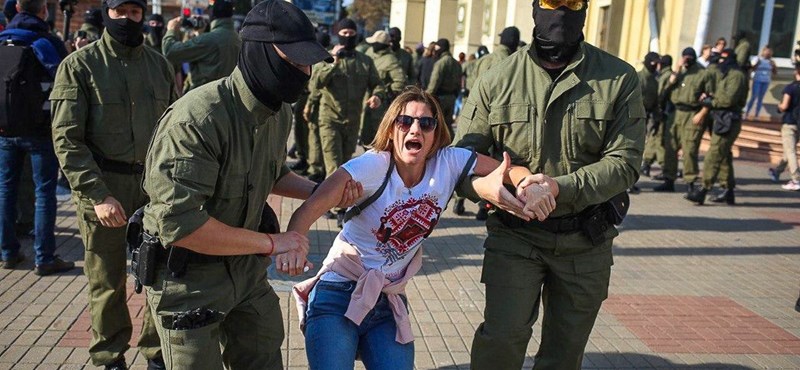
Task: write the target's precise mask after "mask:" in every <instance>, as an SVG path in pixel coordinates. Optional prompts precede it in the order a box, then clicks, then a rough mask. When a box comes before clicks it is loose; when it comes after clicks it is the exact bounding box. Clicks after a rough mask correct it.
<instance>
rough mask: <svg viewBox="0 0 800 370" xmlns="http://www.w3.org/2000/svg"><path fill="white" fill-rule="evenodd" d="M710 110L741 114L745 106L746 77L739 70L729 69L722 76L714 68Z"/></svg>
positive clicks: (717, 69) (720, 72)
mask: <svg viewBox="0 0 800 370" xmlns="http://www.w3.org/2000/svg"><path fill="white" fill-rule="evenodd" d="M715 73H716V78H715V79H714V89H713V95H714V99H713V100H712V101H711V108H712V109H724V110H729V111H734V112H737V113H738V112H741V111H742V109H744V106H745V104H747V76H745V74H744V72H742V71H741V70H740V69H731V70H729V71H728V74H726V75H723V74H722V71H720V70H719V68H715Z"/></svg>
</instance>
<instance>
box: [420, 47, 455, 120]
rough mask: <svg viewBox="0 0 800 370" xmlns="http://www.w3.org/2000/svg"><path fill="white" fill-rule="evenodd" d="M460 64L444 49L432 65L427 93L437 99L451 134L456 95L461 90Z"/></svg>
mask: <svg viewBox="0 0 800 370" xmlns="http://www.w3.org/2000/svg"><path fill="white" fill-rule="evenodd" d="M461 73H462V72H461V65H460V64H458V61H457V60H455V59H454V58H453V55H451V54H450V51H449V50H448V51H444V52H442V54H441V55H440V56H439V59H438V60H436V63H435V64H434V65H433V72H432V73H431V81H430V82H429V83H428V88H427V89H425V90H426V91H427V92H428V93H430V94H432V95H433V96H435V97H436V98H437V99H439V105H440V106H441V107H442V114H443V115H444V121H445V123H446V124H447V129H448V130H449V131H450V134H451V136H452V134H453V110H454V109H455V106H456V97H458V92H459V91H460V90H461Z"/></svg>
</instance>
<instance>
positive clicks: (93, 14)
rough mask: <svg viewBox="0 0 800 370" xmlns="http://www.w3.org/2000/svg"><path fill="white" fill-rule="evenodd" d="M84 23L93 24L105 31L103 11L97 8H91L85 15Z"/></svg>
mask: <svg viewBox="0 0 800 370" xmlns="http://www.w3.org/2000/svg"><path fill="white" fill-rule="evenodd" d="M83 21H84V22H86V23H89V24H91V25H92V26H95V27H97V28H99V29H100V32H102V31H103V27H104V26H103V11H102V10H100V9H97V8H91V9H89V10H87V11H86V13H84V15H83Z"/></svg>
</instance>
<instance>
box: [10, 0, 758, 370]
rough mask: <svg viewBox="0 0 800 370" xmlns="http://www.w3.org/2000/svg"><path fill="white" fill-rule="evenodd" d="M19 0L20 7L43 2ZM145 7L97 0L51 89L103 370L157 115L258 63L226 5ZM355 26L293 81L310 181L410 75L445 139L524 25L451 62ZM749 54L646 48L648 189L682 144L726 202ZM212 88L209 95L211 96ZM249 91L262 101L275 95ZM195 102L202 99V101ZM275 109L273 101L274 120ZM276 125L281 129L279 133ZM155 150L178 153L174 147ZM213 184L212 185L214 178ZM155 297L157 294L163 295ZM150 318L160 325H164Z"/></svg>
mask: <svg viewBox="0 0 800 370" xmlns="http://www.w3.org/2000/svg"><path fill="white" fill-rule="evenodd" d="M19 1H20V3H22V4H23V5H24V4H26V3H28V2H31V1H37V0H19ZM41 3H42V4H43V2H41ZM276 6H277V5H276ZM146 8H147V6H146V3H145V2H144V1H143V0H105V1H104V2H103V8H102V9H97V10H91V11H89V12H88V13H87V14H86V18H85V21H86V23H85V24H84V25H83V26H82V27H81V29H80V31H81V32H80V33H79V34H78V35H77V36H76V37H75V39H74V48H75V49H76V50H77V51H75V52H74V53H72V54H71V55H69V56H68V57H66V58H65V59H64V61H63V62H62V63H61V66H60V67H59V71H58V74H57V76H56V78H55V82H54V85H53V89H52V92H51V95H50V99H51V102H52V137H53V142H54V147H55V153H56V155H57V156H58V160H59V162H60V165H61V170H62V171H63V174H64V176H65V177H66V179H67V180H68V181H69V184H70V185H71V188H72V192H73V199H74V201H75V202H76V206H77V207H76V211H77V215H78V217H77V219H78V224H79V227H80V232H81V236H82V238H83V241H84V244H85V247H86V252H85V267H84V271H85V273H86V276H87V277H88V280H89V295H90V299H89V302H90V304H89V311H90V315H91V322H92V341H91V345H90V348H89V352H90V354H91V359H92V362H93V363H94V364H95V365H98V366H106V368H111V369H116V368H125V366H126V365H125V359H124V353H125V351H126V350H127V349H128V342H129V339H130V336H131V333H132V324H131V322H130V319H129V313H128V309H127V305H126V303H125V299H126V293H125V282H126V280H127V277H126V272H127V271H126V270H127V268H126V262H127V253H126V235H125V228H124V227H122V226H124V225H126V223H127V219H128V217H129V216H131V215H132V213H133V212H134V211H135V210H136V209H138V208H140V207H142V206H144V205H145V204H146V203H147V202H148V196H147V195H146V194H145V193H144V192H143V190H142V187H141V184H142V182H143V172H144V168H145V166H144V163H145V159H146V155H147V152H148V147H149V146H150V145H151V137H152V134H153V132H154V130H155V129H156V124H157V122H159V117H162V115H164V114H165V112H166V116H165V117H166V118H165V119H171V118H170V117H172V118H175V117H178V116H176V115H175V113H174V112H173V113H171V112H170V111H168V107H169V106H170V105H171V104H172V103H173V102H175V101H176V100H177V98H178V96H179V95H181V94H184V95H186V97H187V98H191V97H193V95H191V94H192V92H191V91H192V90H195V89H196V88H197V87H199V86H201V85H205V84H207V83H209V82H212V81H217V80H219V79H220V78H225V77H228V76H232V77H230V79H231V82H230V84H232V85H231V86H228V85H224V86H223V85H220V86H222V87H220V89H223V87H224V88H225V89H228V88H230V89H232V91H234V92H233V93H236V91H239V90H241V86H239V85H241V84H242V83H244V82H242V81H246V82H248V86H250V84H249V82H250V79H252V76H251V75H250V74H251V73H255V72H253V71H250V70H247V69H246V68H244V67H245V66H243V65H242V64H241V63H242V61H241V60H240V58H241V57H240V55H251V54H247V53H241V52H240V51H241V50H242V47H243V45H242V40H241V38H240V36H239V34H237V33H236V31H235V30H234V23H233V21H232V19H231V17H232V14H233V4H232V2H229V1H226V0H217V1H216V2H214V4H213V6H212V7H211V23H210V26H209V31H208V32H203V33H200V34H198V35H196V36H195V37H192V38H186V37H184V34H183V33H184V32H186V29H185V27H183V25H182V19H181V18H175V19H171V20H169V21H167V22H166V25H165V20H164V18H163V17H161V16H160V15H151V16H149V17H148V18H147V20H146V24H147V28H146V32H143V31H144V30H145V27H144V24H145V18H144V15H143V13H144V11H145V9H146ZM42 14H44V13H42ZM40 15H41V14H40ZM357 29H358V28H357V25H356V23H355V22H354V21H352V20H350V19H343V20H341V21H340V22H339V23H338V24H337V25H336V27H334V30H335V33H336V35H337V36H338V37H337V42H338V43H337V44H336V45H331V42H330V41H331V40H330V36H329V35H328V33H327V32H319V31H317V33H316V40H317V41H318V42H319V43H320V44H322V45H323V46H325V47H328V48H330V54H331V55H332V56H333V61H332V63H331V62H330V61H319V63H317V64H316V65H314V66H313V68H312V69H311V70H312V74H311V76H310V80H309V82H308V84H307V86H306V87H304V88H303V89H302V91H298V94H299V100H298V101H297V103H295V105H294V107H293V109H294V111H293V116H294V135H295V136H294V137H295V145H296V147H295V149H294V150H293V153H294V155H295V156H296V157H297V159H298V161H297V162H296V164H294V165H293V167H292V169H293V170H295V171H296V172H298V173H300V174H302V175H305V176H307V177H308V178H309V179H310V180H312V181H314V182H320V181H322V180H323V179H324V178H325V177H326V176H330V175H331V174H332V173H333V172H334V171H335V170H336V169H337V168H338V167H339V166H341V165H342V164H343V163H345V162H346V161H347V160H349V159H350V158H351V156H352V155H353V154H354V153H355V151H356V149H357V147H358V145H359V144H360V145H362V146H365V147H366V146H368V145H369V143H371V142H372V139H373V137H374V135H375V133H376V129H377V127H378V125H379V123H380V120H381V119H382V117H383V115H384V112H385V109H386V107H387V106H388V105H389V103H390V102H391V101H392V99H393V98H394V97H395V96H397V95H398V94H399V93H400V92H402V90H403V89H404V88H405V86H407V85H411V84H418V85H421V86H422V87H423V88H425V90H426V91H428V92H429V93H431V94H433V95H434V96H436V97H437V98H438V99H439V102H440V104H441V105H442V108H443V110H444V116H445V120H446V124H447V127H448V128H449V129H450V132H451V135H452V133H453V124H454V120H455V118H456V112H455V111H454V110H455V109H456V107H457V105H458V104H457V101H460V100H461V99H466V97H468V96H469V94H470V90H471V88H472V87H473V84H474V83H475V81H476V79H477V78H478V77H480V76H482V75H484V74H486V73H487V72H488V71H490V70H491V69H492V68H493V67H494V66H496V65H497V64H498V63H499V62H500V61H501V60H503V59H504V58H507V57H509V55H511V54H513V53H514V52H515V51H516V50H517V48H518V47H519V46H520V45H521V41H520V32H519V30H518V29H517V28H516V27H508V28H506V29H505V30H503V32H502V34H501V35H500V45H498V46H497V47H496V48H495V50H494V52H493V53H491V54H489V53H488V51H487V49H486V48H485V47H482V48H481V49H480V50H479V52H478V53H476V55H475V56H472V55H471V56H470V58H469V59H468V60H466V61H465V62H463V64H462V63H460V62H459V61H458V60H456V59H455V58H453V56H452V53H451V50H450V48H451V46H450V42H449V40H447V39H440V40H438V41H436V42H435V43H432V44H431V45H430V48H429V49H428V50H427V51H426V52H422V51H421V50H419V51H417V52H409V51H408V50H406V49H405V48H403V47H401V41H402V34H401V32H400V30H399V29H397V28H392V29H390V30H389V31H388V32H386V31H382V30H380V31H377V32H375V33H374V34H373V35H371V36H370V37H367V38H366V39H365V40H364V41H365V42H363V43H361V44H359V43H358V38H357ZM165 30H166V31H165ZM190 31H191V30H190ZM256 41H257V40H256ZM251 42H253V40H251ZM270 50H271V49H270ZM269 53H271V51H268V52H267V55H269ZM749 55H750V51H749V45H748V44H747V40H746V39H744V38H741V39H739V40H738V43H737V47H736V50H733V49H724V50H721V51H720V52H719V53H716V54H715V55H712V59H711V60H710V61H709V62H710V64H709V65H708V67H707V68H705V67H703V66H702V65H701V64H700V63H698V61H697V55H696V54H695V51H694V50H693V49H692V48H686V49H685V50H684V51H683V53H682V55H681V59H680V60H679V61H678V63H677V64H676V65H675V66H673V63H672V58H671V57H670V56H669V55H664V56H659V55H658V54H655V53H649V54H647V55H646V56H645V58H644V68H643V69H642V70H641V71H640V72H639V78H640V82H641V88H642V92H643V100H644V106H645V110H646V113H647V146H646V150H645V154H644V161H643V164H642V169H641V172H642V174H643V175H646V176H649V174H650V166H651V165H652V164H653V163H655V162H658V163H659V164H660V165H661V168H662V173H661V174H660V175H659V176H655V178H659V179H661V180H663V181H664V182H663V184H661V185H660V186H658V187H656V188H655V189H654V190H655V191H670V192H671V191H675V180H676V179H677V178H678V177H679V171H678V167H679V166H678V155H677V151H678V150H679V149H682V151H683V171H682V176H683V179H684V182H685V183H686V184H687V185H688V192H687V195H686V199H688V200H690V201H692V202H696V203H699V204H702V203H703V202H704V201H705V198H706V195H707V193H708V191H710V190H711V189H712V187H713V185H714V184H715V182H717V181H719V182H720V186H721V187H722V189H723V191H722V193H720V194H719V195H718V196H716V197H715V198H713V201H715V202H726V203H728V204H734V202H735V200H734V193H733V189H734V187H735V180H734V169H733V165H732V156H731V146H732V144H733V142H734V140H735V139H736V137H737V136H738V133H739V131H740V129H741V111H742V109H743V107H744V105H745V100H746V97H747V92H748V91H747V90H748V87H747V86H748V81H747V71H746V70H745V66H746V65H747V63H746V58H747V57H748V56H749ZM282 58H283V57H282ZM267 59H269V56H267ZM284 59H285V58H284ZM273 61H274V59H273ZM237 62H238V63H239V67H240V68H239V69H236V67H237ZM315 62H316V61H315ZM184 65H186V66H188V68H185V69H186V70H187V72H188V75H187V77H186V79H185V80H184V81H180V80H181V79H182V77H183V74H182V73H180V71H181V70H183V69H184ZM258 68H262V67H258ZM273 68H278V67H273ZM235 70H236V72H235ZM240 70H241V71H240ZM176 71H177V72H179V73H176ZM232 73H233V74H232ZM237 76H238V77H237ZM262 82H263V81H262ZM266 82H271V83H277V82H276V81H266ZM278 82H279V81H278ZM237 84H238V85H237ZM276 86H282V85H276ZM237 89H238V90H237ZM287 89H288V87H287ZM207 90H208V89H206V91H205V94H209V91H207ZM220 91H222V90H220ZM284 92H285V93H289V92H291V91H290V89H289V90H286V91H284ZM263 94H265V95H268V94H269V92H264V93H263ZM244 98H245V97H242V99H244ZM250 98H251V100H253V101H255V99H258V100H260V101H262V102H263V101H264V99H266V100H269V96H267V97H266V98H265V97H264V96H255V97H250ZM190 100H191V101H192V102H196V103H198V104H201V105H202V104H203V102H201V101H200V100H199V99H198V98H194V99H190ZM223 100H224V99H223ZM231 104H232V105H231V107H230V108H231V111H235V110H236V109H242V110H243V111H247V107H240V106H238V105H236V104H234V103H231ZM184 108H185V109H183V110H182V111H180V112H181V114H183V115H184V116H180V119H183V120H188V121H191V120H199V119H202V117H195V116H193V113H192V112H191V109H189V107H184ZM278 110H279V109H276V110H275V111H278ZM200 111H202V110H200ZM284 113H286V112H282V111H281V112H280V113H279V114H284ZM242 114H244V113H242ZM275 114H276V113H275V112H273V111H270V114H269V115H268V116H269V117H274V115H275ZM175 119H177V118H175ZM270 119H272V118H270ZM188 121H187V122H188ZM178 123H179V122H176V125H178ZM178 126H180V125H178ZM187 127H188V126H187ZM198 127H200V126H198ZM204 129H208V127H205V128H204ZM706 131H710V132H711V138H712V139H711V148H710V149H709V152H708V154H707V155H706V157H705V161H704V166H703V176H702V178H701V177H700V169H699V166H698V150H699V147H700V141H701V139H702V136H703V134H704V132H706ZM279 134H280V135H279ZM285 134H286V135H288V132H287V133H285ZM164 135H166V134H164ZM182 135H184V136H181V137H179V138H178V139H175V140H176V141H175V142H166V141H165V144H164V145H166V146H167V147H169V145H173V146H175V147H176V148H179V147H180V145H183V144H186V143H188V142H191V141H192V140H196V139H199V138H201V137H202V136H203V135H206V133H205V132H202V131H200V132H193V131H190V130H189V131H186V132H183V133H182ZM281 135H282V134H281V133H277V134H276V137H278V136H281ZM165 137H166V136H165ZM165 140H166V139H165ZM164 150H166V149H164ZM175 150H178V149H175ZM162 154H163V155H164V156H170V155H174V153H173V154H170V153H168V150H166V151H165V152H164V153H162ZM281 164H282V162H281ZM174 166H175V167H174V169H171V170H169V171H173V170H174V173H173V175H174V176H176V177H179V176H181V173H182V172H181V171H186V173H185V175H186V178H185V181H187V182H188V184H186V185H185V186H188V187H191V186H195V187H202V186H207V185H209V184H204V183H193V182H202V181H201V180H200V179H202V178H203V176H202V173H199V172H197V173H195V172H191V171H198V169H197V168H196V167H191V163H189V162H186V163H184V162H180V161H178V162H176V163H175V165H174ZM274 167H275V168H273V169H272V171H273V172H272V173H271V175H274V176H277V174H278V173H277V171H278V170H279V169H280V168H279V167H280V166H279V165H278V163H277V162H276V164H274ZM225 170H230V169H225ZM169 171H167V172H169ZM179 180H180V179H178V180H176V181H179ZM246 180H247V179H243V181H246ZM152 181H158V179H155V180H152ZM209 181H210V182H211V185H213V181H214V179H210V180H209ZM153 184H154V183H151V184H150V185H149V186H150V187H151V190H152V191H155V192H158V191H159V189H158V186H157V185H153ZM228 184H238V183H237V182H236V181H229V182H228ZM233 190H236V189H233ZM177 195H180V194H177ZM177 195H176V196H177ZM459 202H460V204H459ZM201 208H202V207H201ZM459 209H460V210H461V212H463V199H462V200H459V201H457V206H456V212H457V213H458V212H459ZM482 209H483V208H482ZM343 215H344V210H343V209H335V210H333V211H332V212H329V217H331V218H337V219H338V220H339V222H341V221H342V218H343ZM194 221H195V220H192V222H194ZM162 226H163V225H162ZM175 239H178V237H177V236H176V237H175ZM7 266H10V265H7ZM256 267H259V268H260V266H256ZM70 268H71V266H70ZM155 293H158V294H156V296H158V297H160V294H161V293H160V292H155ZM149 307H150V306H149V305H148V307H147V308H146V310H145V314H144V316H145V320H144V322H145V324H144V328H143V330H142V336H141V338H140V340H139V343H138V347H139V350H140V351H141V352H142V353H143V354H144V356H145V357H146V358H147V359H148V360H150V362H149V366H150V368H159V367H160V366H161V367H163V362H162V360H161V357H162V354H161V347H160V345H159V337H158V335H157V331H156V330H157V328H156V325H154V323H153V320H152V318H151V314H150V308H149ZM158 327H159V330H162V331H163V330H165V327H164V323H159V325H158ZM173 339H174V340H178V339H180V338H177V339H175V338H171V340H173Z"/></svg>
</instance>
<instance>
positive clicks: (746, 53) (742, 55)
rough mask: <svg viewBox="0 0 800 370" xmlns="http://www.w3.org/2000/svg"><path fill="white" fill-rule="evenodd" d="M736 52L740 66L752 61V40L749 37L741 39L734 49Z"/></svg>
mask: <svg viewBox="0 0 800 370" xmlns="http://www.w3.org/2000/svg"><path fill="white" fill-rule="evenodd" d="M733 52H734V53H736V63H737V64H739V65H740V66H744V65H747V64H749V62H750V42H749V41H747V39H741V40H739V42H738V43H737V44H736V49H734V51H733Z"/></svg>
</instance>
